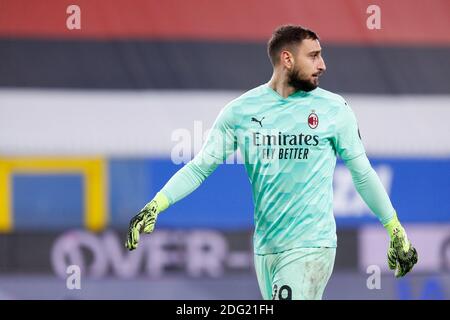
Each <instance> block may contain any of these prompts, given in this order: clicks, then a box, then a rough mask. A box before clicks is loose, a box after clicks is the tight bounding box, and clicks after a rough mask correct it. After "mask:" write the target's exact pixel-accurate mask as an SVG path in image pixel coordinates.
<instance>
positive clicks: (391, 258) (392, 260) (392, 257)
mask: <svg viewBox="0 0 450 320" xmlns="http://www.w3.org/2000/svg"><path fill="white" fill-rule="evenodd" d="M388 266H389V269H391V270H395V268H396V267H397V254H396V252H395V250H393V249H391V248H389V250H388Z"/></svg>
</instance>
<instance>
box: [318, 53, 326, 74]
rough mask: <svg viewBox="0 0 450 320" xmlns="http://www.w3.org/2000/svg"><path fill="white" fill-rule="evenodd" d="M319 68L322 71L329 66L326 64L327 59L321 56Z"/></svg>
mask: <svg viewBox="0 0 450 320" xmlns="http://www.w3.org/2000/svg"><path fill="white" fill-rule="evenodd" d="M317 68H318V69H319V70H320V71H322V72H323V71H325V70H326V69H327V66H326V65H325V61H324V60H323V58H322V57H320V60H319V65H318V66H317Z"/></svg>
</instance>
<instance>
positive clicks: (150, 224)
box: [144, 215, 156, 233]
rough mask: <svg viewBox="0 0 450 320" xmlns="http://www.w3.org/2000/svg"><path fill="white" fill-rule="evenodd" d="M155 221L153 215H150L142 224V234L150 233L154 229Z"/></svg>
mask: <svg viewBox="0 0 450 320" xmlns="http://www.w3.org/2000/svg"><path fill="white" fill-rule="evenodd" d="M155 221H156V217H155V216H154V215H150V216H149V217H148V218H147V219H146V221H145V222H144V233H151V232H153V230H154V229H155Z"/></svg>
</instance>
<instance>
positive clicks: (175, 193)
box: [160, 106, 237, 205]
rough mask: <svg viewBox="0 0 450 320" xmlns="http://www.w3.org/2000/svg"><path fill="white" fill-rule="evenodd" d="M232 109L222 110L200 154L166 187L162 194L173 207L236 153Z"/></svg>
mask: <svg viewBox="0 0 450 320" xmlns="http://www.w3.org/2000/svg"><path fill="white" fill-rule="evenodd" d="M236 146H237V145H236V139H235V135H234V128H233V120H232V114H231V110H230V106H227V107H225V108H223V109H222V111H221V113H220V114H219V116H218V117H217V119H216V120H215V122H214V125H213V127H212V128H211V130H210V132H209V134H208V137H207V138H206V141H205V143H204V144H203V146H202V149H201V150H200V152H199V153H198V154H197V155H196V156H195V157H194V159H192V160H191V161H189V162H188V163H187V164H186V165H185V166H183V167H182V168H181V169H180V170H178V171H177V172H176V173H175V174H174V175H173V176H172V178H170V180H169V181H168V182H167V183H166V184H165V185H164V187H163V188H162V189H161V191H160V192H162V193H163V194H164V195H165V196H166V197H167V198H168V199H169V203H170V205H172V204H174V203H175V202H177V201H179V200H181V199H183V198H184V197H186V196H187V195H189V194H190V193H191V192H193V191H194V190H195V189H197V188H198V187H199V186H200V184H201V183H202V182H203V181H204V180H205V179H206V178H207V177H208V176H209V175H210V174H212V173H213V172H214V170H215V169H216V168H217V166H218V165H219V164H221V163H223V162H224V161H225V160H226V158H227V157H228V156H229V155H230V154H231V153H232V152H234V151H235V150H236Z"/></svg>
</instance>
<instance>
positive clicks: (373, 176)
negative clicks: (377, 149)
mask: <svg viewBox="0 0 450 320" xmlns="http://www.w3.org/2000/svg"><path fill="white" fill-rule="evenodd" d="M345 165H346V166H347V168H348V169H349V170H350V173H351V175H352V179H353V184H354V185H355V188H356V190H357V191H358V193H359V194H360V195H361V198H363V200H364V202H365V203H366V204H367V206H368V207H369V208H370V210H372V212H373V213H374V214H375V215H376V216H377V217H378V219H379V220H380V222H381V223H382V224H383V225H385V224H387V223H388V222H389V221H390V220H391V219H392V218H393V217H394V215H395V210H394V208H393V206H392V203H391V200H390V199H389V196H388V194H387V192H386V190H385V188H384V186H383V184H382V183H381V181H380V179H379V177H378V175H377V173H376V172H375V170H374V169H373V168H372V166H371V165H370V162H369V159H368V158H367V156H366V154H362V155H360V156H359V157H357V158H354V159H351V160H347V161H345Z"/></svg>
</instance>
